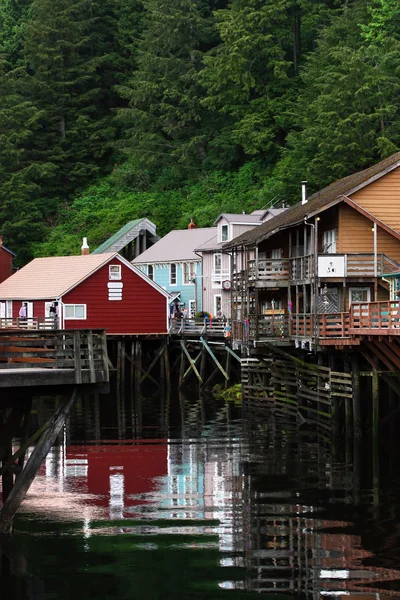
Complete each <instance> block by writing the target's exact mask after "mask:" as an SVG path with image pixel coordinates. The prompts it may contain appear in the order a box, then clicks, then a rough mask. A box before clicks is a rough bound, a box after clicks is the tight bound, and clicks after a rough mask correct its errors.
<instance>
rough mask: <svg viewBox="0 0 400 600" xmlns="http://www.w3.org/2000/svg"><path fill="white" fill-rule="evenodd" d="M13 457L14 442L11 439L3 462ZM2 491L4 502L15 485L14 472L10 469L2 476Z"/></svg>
mask: <svg viewBox="0 0 400 600" xmlns="http://www.w3.org/2000/svg"><path fill="white" fill-rule="evenodd" d="M11 457H12V442H11V440H9V441H8V442H7V445H6V447H5V449H4V453H3V464H4V463H5V462H8V461H9V460H10V459H11ZM1 480H2V481H1V483H2V492H3V504H4V502H5V501H6V500H7V498H8V497H9V495H10V493H11V490H12V489H13V486H14V474H13V473H12V472H11V470H10V469H7V470H6V471H5V472H4V473H3V474H2V476H1Z"/></svg>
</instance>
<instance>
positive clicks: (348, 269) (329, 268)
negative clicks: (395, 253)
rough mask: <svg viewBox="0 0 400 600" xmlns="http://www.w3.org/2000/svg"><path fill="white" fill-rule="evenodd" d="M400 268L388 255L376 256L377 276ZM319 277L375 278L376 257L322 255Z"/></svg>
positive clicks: (368, 255)
mask: <svg viewBox="0 0 400 600" xmlns="http://www.w3.org/2000/svg"><path fill="white" fill-rule="evenodd" d="M399 269H400V266H399V265H398V264H397V263H396V262H395V261H394V260H392V259H391V258H389V257H388V256H387V255H386V254H377V255H376V275H377V276H378V277H379V276H381V275H384V274H385V273H393V272H394V271H398V270H399ZM318 276H319V277H375V255H374V254H373V253H370V254H368V253H367V254H365V253H364V254H361V253H360V254H320V255H318Z"/></svg>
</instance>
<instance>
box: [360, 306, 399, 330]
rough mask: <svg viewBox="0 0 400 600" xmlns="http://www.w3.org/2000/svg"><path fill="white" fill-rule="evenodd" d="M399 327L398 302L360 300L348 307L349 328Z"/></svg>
mask: <svg viewBox="0 0 400 600" xmlns="http://www.w3.org/2000/svg"><path fill="white" fill-rule="evenodd" d="M390 328H394V329H398V328H400V302H399V301H398V300H391V301H387V302H362V303H361V302H360V303H353V304H352V305H351V307H350V329H352V330H354V329H355V330H361V329H390Z"/></svg>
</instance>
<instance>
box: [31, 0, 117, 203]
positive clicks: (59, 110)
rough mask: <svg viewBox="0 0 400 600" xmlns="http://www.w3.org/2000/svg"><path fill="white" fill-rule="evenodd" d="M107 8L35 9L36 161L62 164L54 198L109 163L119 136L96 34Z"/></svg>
mask: <svg viewBox="0 0 400 600" xmlns="http://www.w3.org/2000/svg"><path fill="white" fill-rule="evenodd" d="M102 10H103V9H100V8H99V5H98V4H97V3H95V2H93V1H92V0H58V1H57V2H53V1H52V0H34V1H33V3H32V6H31V19H30V21H29V23H28V24H27V26H26V28H25V45H24V50H25V56H26V61H27V66H28V67H27V68H28V72H29V73H30V74H31V76H30V82H29V86H28V87H27V90H26V94H27V95H29V96H30V97H32V99H33V101H34V103H35V104H36V106H38V107H40V109H41V110H42V111H43V112H44V118H43V121H42V128H41V134H40V135H38V136H36V138H35V140H36V145H35V153H34V157H33V159H34V160H35V161H37V162H41V161H45V162H48V161H50V162H52V163H54V164H55V165H56V166H57V177H56V179H55V180H54V182H53V186H52V187H51V188H49V189H48V190H47V195H48V197H49V198H57V196H61V197H64V198H68V196H69V195H70V194H72V193H75V191H76V190H77V189H80V188H81V187H82V186H83V185H86V184H87V183H88V182H89V181H90V180H91V179H92V178H93V177H94V176H95V175H96V174H97V173H98V171H99V167H100V166H101V165H102V163H104V162H105V161H106V160H107V157H108V152H109V151H110V147H111V144H112V141H113V138H114V127H113V125H112V122H111V114H110V113H109V111H108V110H107V109H108V107H107V106H104V105H103V100H104V96H105V91H104V90H103V89H102V84H101V81H100V75H101V68H102V64H103V61H104V56H105V54H106V50H107V48H105V47H103V45H102V41H103V40H102V37H101V36H100V37H99V36H98V35H97V34H98V31H96V26H97V24H98V22H99V19H100V17H101V16H102V14H101V12H102ZM107 35H108V33H107Z"/></svg>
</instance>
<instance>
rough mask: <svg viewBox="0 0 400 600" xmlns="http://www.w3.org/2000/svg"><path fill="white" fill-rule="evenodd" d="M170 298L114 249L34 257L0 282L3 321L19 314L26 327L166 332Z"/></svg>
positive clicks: (115, 332)
mask: <svg viewBox="0 0 400 600" xmlns="http://www.w3.org/2000/svg"><path fill="white" fill-rule="evenodd" d="M168 299H169V295H168V293H167V292H166V291H165V290H163V289H162V288H161V287H160V286H159V285H157V284H156V283H155V282H153V281H151V280H150V279H149V278H148V277H147V276H146V275H145V274H144V273H142V272H141V271H140V270H139V269H137V268H136V267H134V266H133V265H132V264H131V263H129V262H128V261H127V260H125V259H124V258H123V257H122V256H120V255H119V254H117V253H114V254H90V255H82V256H61V257H49V258H36V259H34V260H33V261H32V262H30V263H29V264H27V265H26V266H25V267H23V268H22V269H20V270H19V271H17V272H16V273H15V274H14V275H12V276H11V277H9V278H8V279H7V280H6V281H4V282H3V283H0V308H1V311H2V313H3V315H5V317H4V318H3V319H2V324H3V326H10V325H11V324H14V323H15V320H16V319H18V318H20V320H23V321H24V322H25V323H27V325H28V327H29V325H31V326H32V327H37V326H39V327H40V326H41V324H42V323H46V324H47V326H52V325H53V324H54V326H56V327H60V328H62V329H79V328H84V329H97V328H99V329H106V331H107V333H112V334H162V333H167V331H168ZM23 304H24V305H25V307H26V315H25V317H26V318H24V319H22V318H21V315H20V308H21V305H23ZM54 309H55V310H54Z"/></svg>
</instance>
